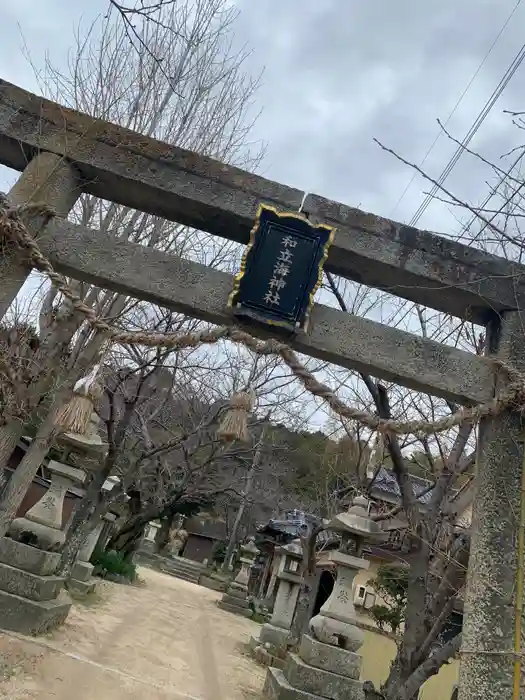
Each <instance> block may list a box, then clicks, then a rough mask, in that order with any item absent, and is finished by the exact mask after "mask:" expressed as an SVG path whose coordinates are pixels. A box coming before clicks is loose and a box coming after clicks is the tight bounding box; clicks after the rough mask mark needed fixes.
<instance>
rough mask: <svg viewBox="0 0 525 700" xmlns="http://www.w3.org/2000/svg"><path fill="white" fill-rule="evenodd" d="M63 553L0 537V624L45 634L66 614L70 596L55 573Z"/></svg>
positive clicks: (60, 622)
mask: <svg viewBox="0 0 525 700" xmlns="http://www.w3.org/2000/svg"><path fill="white" fill-rule="evenodd" d="M59 562H60V555H59V554H57V553H55V552H44V551H42V550H41V549H37V548H36V547H30V546H29V545H25V544H22V543H20V542H16V541H15V540H12V539H10V538H8V537H0V627H2V628H3V629H6V630H12V631H14V632H20V633H21V634H30V635H35V634H43V633H45V632H49V631H50V630H52V629H54V628H55V627H59V626H60V625H61V624H62V623H63V622H64V621H65V619H66V618H67V616H68V613H69V610H70V608H71V600H70V598H69V596H68V595H67V593H66V592H65V591H64V590H63V584H64V579H63V578H61V577H59V576H55V575H54V572H55V571H56V569H57V567H58V564H59Z"/></svg>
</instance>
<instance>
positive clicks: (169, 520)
mask: <svg viewBox="0 0 525 700" xmlns="http://www.w3.org/2000/svg"><path fill="white" fill-rule="evenodd" d="M174 520H175V513H168V515H167V516H166V517H165V518H162V520H161V521H160V528H159V530H158V531H157V534H156V535H155V552H156V553H157V554H162V552H163V551H164V550H165V549H166V545H167V544H168V540H169V535H170V530H171V528H172V526H173V521H174Z"/></svg>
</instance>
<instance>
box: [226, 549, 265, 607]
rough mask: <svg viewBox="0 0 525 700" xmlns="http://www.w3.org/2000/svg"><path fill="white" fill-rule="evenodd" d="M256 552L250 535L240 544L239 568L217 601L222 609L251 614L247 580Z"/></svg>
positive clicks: (257, 551) (257, 552)
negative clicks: (244, 542)
mask: <svg viewBox="0 0 525 700" xmlns="http://www.w3.org/2000/svg"><path fill="white" fill-rule="evenodd" d="M258 554H259V550H258V549H257V547H256V546H255V542H254V538H253V537H250V539H249V540H248V542H247V543H246V544H243V545H241V556H240V558H239V561H240V562H241V569H240V571H239V573H238V574H237V576H236V577H235V579H234V580H233V581H232V582H231V583H230V585H229V586H228V589H227V591H226V593H224V595H223V596H222V598H221V600H220V601H219V607H221V608H222V609H223V610H228V611H229V612H235V613H238V614H240V615H244V616H245V617H251V616H252V611H251V608H250V603H249V600H248V582H249V580H250V571H251V568H252V566H253V564H254V562H255V559H256V558H257V555H258Z"/></svg>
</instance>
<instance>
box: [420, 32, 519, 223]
mask: <svg viewBox="0 0 525 700" xmlns="http://www.w3.org/2000/svg"><path fill="white" fill-rule="evenodd" d="M524 60H525V44H523V46H522V47H521V49H520V50H519V51H518V53H517V54H516V56H515V57H514V60H513V61H512V63H511V64H510V66H509V67H508V68H507V70H506V72H505V74H504V76H503V78H502V79H501V80H500V82H499V83H498V85H497V87H496V89H495V90H494V92H493V93H492V95H491V96H490V97H489V99H488V100H487V102H486V104H485V106H484V107H483V109H482V110H481V112H480V113H479V114H478V116H477V118H476V119H475V121H474V123H473V124H472V126H471V127H470V129H469V131H468V132H467V133H466V135H465V136H464V137H463V140H462V142H461V144H460V145H459V146H458V147H457V149H456V151H455V153H454V155H453V156H452V158H451V159H450V161H449V162H448V164H447V165H446V167H445V169H444V170H443V172H442V173H441V175H440V176H439V178H438V180H437V183H436V184H435V185H433V187H432V189H431V190H430V192H429V193H428V194H427V196H426V197H425V199H424V200H423V202H422V203H421V205H420V206H419V209H418V210H417V211H416V213H415V214H414V216H413V217H412V218H411V220H410V222H409V224H408V225H409V226H416V225H417V223H418V221H419V220H420V219H421V217H422V216H423V214H424V212H425V211H426V209H427V207H428V205H429V204H430V202H431V201H432V200H433V199H434V197H435V195H436V193H437V192H438V191H439V189H440V185H442V184H443V183H444V182H445V180H446V179H447V177H448V176H449V175H450V173H451V172H452V170H453V168H454V167H455V165H456V163H457V162H458V161H459V159H460V158H461V156H462V155H463V153H464V152H465V147H466V146H468V144H469V143H470V142H471V141H472V139H473V138H474V136H475V135H476V133H477V132H478V130H479V128H480V126H481V125H482V124H483V122H484V121H485V119H486V118H487V116H488V115H489V113H490V111H491V110H492V108H493V107H494V105H495V104H496V102H497V101H498V100H499V98H500V97H501V95H502V93H503V91H504V90H505V88H506V87H507V85H508V84H509V82H510V81H511V79H512V78H513V76H514V75H515V73H516V71H517V70H518V68H519V67H520V66H521V64H522V63H523V61H524Z"/></svg>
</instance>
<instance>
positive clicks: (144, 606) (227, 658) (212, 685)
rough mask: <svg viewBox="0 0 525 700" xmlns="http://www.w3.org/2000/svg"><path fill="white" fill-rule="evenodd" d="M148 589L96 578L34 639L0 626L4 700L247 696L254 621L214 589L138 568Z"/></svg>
mask: <svg viewBox="0 0 525 700" xmlns="http://www.w3.org/2000/svg"><path fill="white" fill-rule="evenodd" d="M140 576H141V578H142V579H143V580H144V581H145V583H146V585H145V586H144V587H131V586H129V587H128V586H119V585H117V584H102V586H100V588H99V590H100V596H99V601H98V602H97V603H96V604H94V605H92V606H89V607H87V606H85V605H75V606H74V608H73V609H72V611H71V613H70V615H69V617H68V620H67V622H66V624H65V625H64V627H62V628H61V629H59V630H57V631H56V632H54V633H52V634H51V635H48V636H46V637H40V638H37V639H36V640H30V639H27V638H21V637H18V636H16V635H8V634H2V633H0V697H2V698H6V700H37V699H38V700H43V699H44V698H45V699H46V700H48V698H49V700H70V699H71V698H74V700H124V699H125V700H253V699H255V698H258V697H260V691H261V689H262V685H263V682H264V675H265V672H264V669H263V668H261V667H260V666H258V665H257V664H255V663H254V662H253V661H252V660H251V658H250V657H249V656H247V655H246V654H245V653H244V651H243V645H244V644H246V643H247V641H248V639H249V637H250V635H251V634H253V633H254V632H257V631H258V629H259V626H258V625H256V624H255V623H253V622H251V621H250V620H246V619H244V618H242V617H238V616H236V615H231V614H229V613H226V612H223V611H222V610H220V609H219V608H217V606H216V605H215V602H216V601H217V600H218V599H219V595H218V594H217V593H215V592H213V591H210V590H208V589H206V588H202V587H200V586H195V585H193V584H191V583H186V582H185V581H179V580H178V579H175V578H172V577H170V576H166V575H164V574H160V573H157V572H155V571H151V570H149V569H141V570H140Z"/></svg>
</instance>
